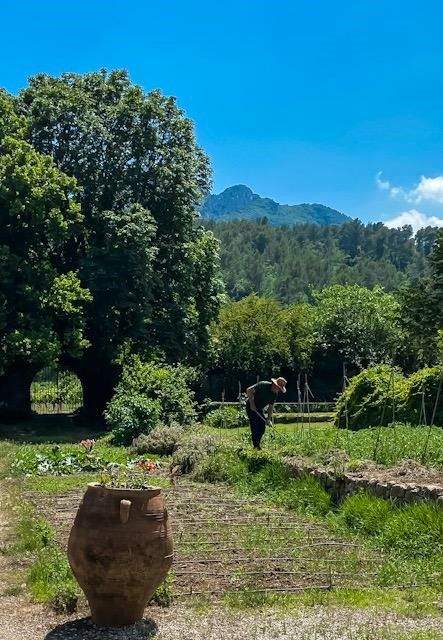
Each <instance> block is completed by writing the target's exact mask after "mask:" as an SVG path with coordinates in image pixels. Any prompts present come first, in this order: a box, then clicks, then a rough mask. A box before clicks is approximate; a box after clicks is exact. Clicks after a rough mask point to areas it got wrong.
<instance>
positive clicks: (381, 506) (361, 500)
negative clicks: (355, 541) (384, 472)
mask: <svg viewBox="0 0 443 640" xmlns="http://www.w3.org/2000/svg"><path fill="white" fill-rule="evenodd" d="M391 512H392V504H391V503H390V502H389V501H388V500H383V498H376V497H375V496H373V495H370V494H369V493H366V492H360V493H356V494H355V495H353V496H349V497H348V498H346V499H345V500H344V501H343V503H342V505H341V506H340V509H339V516H340V518H341V519H343V521H344V523H345V524H346V526H347V527H348V528H349V529H352V530H353V531H356V532H358V533H362V534H364V535H368V536H374V535H377V534H378V533H380V531H382V529H383V527H384V525H385V522H386V520H387V518H388V517H389V516H390V514H391Z"/></svg>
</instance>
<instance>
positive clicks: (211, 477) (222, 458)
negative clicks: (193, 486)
mask: <svg viewBox="0 0 443 640" xmlns="http://www.w3.org/2000/svg"><path fill="white" fill-rule="evenodd" d="M245 475H246V465H245V463H244V462H243V461H242V460H240V459H239V458H238V456H236V455H235V454H234V452H230V451H226V450H217V451H216V452H215V453H213V454H211V455H209V456H206V457H203V458H201V459H200V460H199V462H198V464H197V466H196V468H195V471H194V474H193V476H194V479H195V480H197V481H198V482H229V483H231V484H235V482H236V480H238V479H239V478H241V477H244V476H245Z"/></svg>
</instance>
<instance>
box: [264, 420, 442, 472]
mask: <svg viewBox="0 0 443 640" xmlns="http://www.w3.org/2000/svg"><path fill="white" fill-rule="evenodd" d="M427 441H428V442H427ZM264 442H265V443H266V444H267V445H269V447H272V448H275V449H276V450H277V451H279V452H280V453H281V454H282V455H294V456H306V457H311V458H313V459H315V460H317V461H319V462H324V461H325V460H329V457H330V456H331V454H333V453H335V452H336V451H337V450H341V451H344V452H345V453H346V454H347V456H348V457H349V458H350V459H351V460H356V461H361V460H374V461H375V462H377V463H378V464H382V465H386V466H392V465H395V464H397V463H399V462H401V461H402V460H407V459H409V460H416V461H417V462H422V463H424V464H427V465H429V466H434V467H438V468H443V429H442V428H441V427H431V428H429V427H424V426H421V427H420V426H417V427H412V426H408V425H404V424H395V425H393V426H390V427H374V428H369V429H361V430H360V431H350V430H346V429H336V428H335V427H333V426H332V425H326V426H323V425H316V426H315V427H310V426H309V425H305V426H304V427H303V428H301V427H300V425H299V424H297V425H293V429H292V431H291V430H289V429H287V428H286V429H285V430H284V431H280V430H278V429H276V430H275V431H274V432H272V433H268V434H267V436H266V439H265V441H264ZM426 442H427V445H426Z"/></svg>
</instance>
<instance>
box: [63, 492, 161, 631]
mask: <svg viewBox="0 0 443 640" xmlns="http://www.w3.org/2000/svg"><path fill="white" fill-rule="evenodd" d="M68 557H69V563H70V565H71V568H72V571H73V573H74V575H75V577H76V578H77V581H78V583H79V585H80V586H81V588H82V589H83V591H84V592H85V595H86V598H87V599H88V602H89V606H90V607H91V615H92V620H93V622H94V623H95V624H97V625H99V626H106V627H108V626H109V627H122V626H126V625H130V624H134V623H135V622H137V621H138V620H140V619H141V618H142V617H143V611H144V608H145V606H146V604H147V602H148V601H149V600H150V598H151V597H152V596H153V594H154V592H155V590H156V588H157V587H158V586H159V585H160V584H161V582H163V580H164V579H165V577H166V574H167V573H168V570H169V568H170V566H171V564H172V535H171V527H170V523H169V521H168V514H167V511H166V509H165V505H164V501H163V496H162V495H161V489H156V488H152V489H141V490H139V489H113V488H108V487H105V486H102V485H98V484H91V485H89V486H88V488H87V490H86V493H85V495H84V496H83V500H82V502H81V504H80V506H79V508H78V511H77V515H76V518H75V521H74V525H73V527H72V530H71V534H70V536H69V542H68Z"/></svg>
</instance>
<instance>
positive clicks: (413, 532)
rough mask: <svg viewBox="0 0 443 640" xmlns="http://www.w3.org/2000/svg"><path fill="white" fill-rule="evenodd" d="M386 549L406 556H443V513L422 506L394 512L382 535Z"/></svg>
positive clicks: (432, 505) (388, 519) (411, 506)
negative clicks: (394, 550)
mask: <svg viewBox="0 0 443 640" xmlns="http://www.w3.org/2000/svg"><path fill="white" fill-rule="evenodd" d="M380 539H381V543H382V546H383V547H385V548H386V549H391V548H395V549H397V550H398V551H400V552H401V553H402V554H403V555H405V556H412V557H413V556H422V557H430V556H434V555H435V556H436V557H438V556H440V557H441V554H442V553H443V509H442V508H441V507H440V506H438V505H437V504H432V503H428V502H423V503H420V504H413V505H407V506H404V507H401V508H398V509H395V510H394V511H393V512H392V515H391V516H390V517H388V518H387V520H386V522H385V526H384V527H383V531H382V532H381V536H380Z"/></svg>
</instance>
